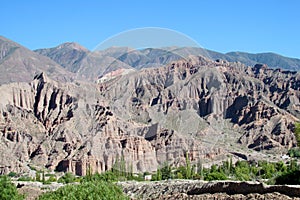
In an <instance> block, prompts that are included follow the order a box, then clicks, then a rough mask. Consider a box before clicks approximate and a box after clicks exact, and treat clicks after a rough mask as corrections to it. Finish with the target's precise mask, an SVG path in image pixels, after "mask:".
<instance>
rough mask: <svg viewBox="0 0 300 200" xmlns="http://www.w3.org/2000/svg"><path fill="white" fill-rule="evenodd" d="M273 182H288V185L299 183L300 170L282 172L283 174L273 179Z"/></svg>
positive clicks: (281, 183)
mask: <svg viewBox="0 0 300 200" xmlns="http://www.w3.org/2000/svg"><path fill="white" fill-rule="evenodd" d="M275 184H276V185H284V184H289V185H299V184H300V171H299V170H296V171H292V172H287V173H284V174H283V175H280V176H278V177H277V178H276V179H275Z"/></svg>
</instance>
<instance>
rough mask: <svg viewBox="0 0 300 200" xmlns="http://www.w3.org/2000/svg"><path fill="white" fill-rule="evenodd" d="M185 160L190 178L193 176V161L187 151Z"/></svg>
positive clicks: (187, 175) (187, 176)
mask: <svg viewBox="0 0 300 200" xmlns="http://www.w3.org/2000/svg"><path fill="white" fill-rule="evenodd" d="M185 162H186V178H187V179H190V178H191V177H192V168H191V161H190V158H189V154H188V152H186V154H185Z"/></svg>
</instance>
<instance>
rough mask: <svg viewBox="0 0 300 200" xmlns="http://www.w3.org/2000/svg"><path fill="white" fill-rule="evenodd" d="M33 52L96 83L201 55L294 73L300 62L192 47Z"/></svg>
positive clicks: (69, 48) (67, 46)
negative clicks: (120, 73) (115, 74)
mask: <svg viewBox="0 0 300 200" xmlns="http://www.w3.org/2000/svg"><path fill="white" fill-rule="evenodd" d="M35 52H37V53H39V54H42V55H44V56H48V57H49V58H51V59H53V60H54V61H55V62H57V63H58V64H60V65H62V66H63V67H65V68H66V69H68V70H69V71H71V72H78V75H81V76H83V77H85V78H87V79H88V80H96V79H97V77H99V76H102V75H104V74H105V73H108V72H110V71H113V70H116V69H120V68H126V69H130V68H134V69H142V68H148V67H161V66H163V65H166V64H168V63H170V62H172V61H176V60H181V59H183V58H187V57H188V56H191V55H194V56H199V55H201V56H204V57H206V58H209V59H212V60H217V59H222V60H227V61H229V62H241V63H243V64H245V65H247V66H254V65H255V64H258V63H260V64H266V65H268V66H269V67H270V68H274V69H276V68H281V69H285V70H294V71H298V70H299V69H300V59H296V58H287V57H284V56H281V55H278V54H274V53H258V54H250V53H245V52H230V53H226V54H223V53H219V52H215V51H211V50H207V49H203V48H195V47H180V48H178V47H166V48H161V49H157V48H147V49H140V50H136V49H131V48H128V47H111V48H108V49H105V50H96V51H93V52H90V51H88V50H87V49H85V48H84V47H82V46H80V45H78V44H76V43H65V44H62V45H59V46H57V47H54V48H49V49H38V50H35ZM89 68H91V69H92V70H90V69H89Z"/></svg>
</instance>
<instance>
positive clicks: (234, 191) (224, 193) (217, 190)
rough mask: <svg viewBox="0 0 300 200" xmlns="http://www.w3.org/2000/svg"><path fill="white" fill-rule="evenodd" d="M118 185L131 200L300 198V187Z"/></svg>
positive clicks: (185, 183)
mask: <svg viewBox="0 0 300 200" xmlns="http://www.w3.org/2000/svg"><path fill="white" fill-rule="evenodd" d="M118 184H119V185H121V186H122V187H123V191H124V192H125V193H126V194H127V195H128V196H129V197H130V198H131V199H147V200H150V199H164V200H165V199H195V200H196V199H197V200H200V199H224V200H225V199H232V200H235V199H236V200H237V199H239V200H240V199H278V200H279V199H300V197H299V190H300V188H299V187H298V186H267V185H264V184H262V183H259V182H233V181H214V182H205V181H183V180H174V181H164V182H144V183H141V182H119V183H118Z"/></svg>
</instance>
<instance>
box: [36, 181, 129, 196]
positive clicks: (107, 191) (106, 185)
mask: <svg viewBox="0 0 300 200" xmlns="http://www.w3.org/2000/svg"><path fill="white" fill-rule="evenodd" d="M57 199H68V200H77V199H106V200H123V199H129V198H128V197H126V196H125V195H124V194H123V192H122V190H121V188H120V187H118V186H116V185H115V184H113V183H111V182H104V181H88V182H83V183H81V184H79V185H67V186H64V187H61V188H59V189H58V190H56V191H53V192H47V193H44V194H42V195H41V196H40V197H39V200H57Z"/></svg>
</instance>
